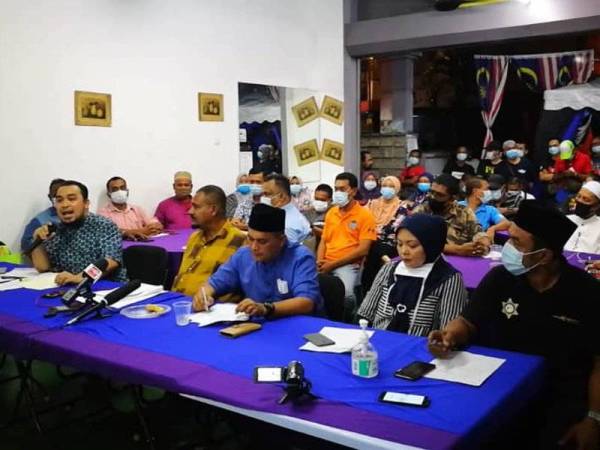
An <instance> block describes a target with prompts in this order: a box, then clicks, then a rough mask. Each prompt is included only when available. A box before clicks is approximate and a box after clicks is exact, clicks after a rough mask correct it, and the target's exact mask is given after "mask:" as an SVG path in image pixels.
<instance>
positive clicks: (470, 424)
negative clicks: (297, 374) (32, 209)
mask: <svg viewBox="0 0 600 450" xmlns="http://www.w3.org/2000/svg"><path fill="white" fill-rule="evenodd" d="M96 286H97V289H106V288H107V287H110V286H114V284H111V283H108V282H99V283H97V285H96ZM40 294H41V293H40V291H32V290H28V289H20V290H14V291H4V292H0V350H3V351H7V352H15V353H17V355H20V356H21V357H26V358H36V359H42V360H46V361H49V362H52V363H56V364H62V365H68V366H72V367H75V368H79V369H81V370H85V371H89V372H92V373H96V374H99V375H103V376H106V377H111V378H115V379H119V380H122V381H125V382H129V383H137V384H147V385H153V386H156V387H159V388H163V389H166V390H169V391H172V392H178V393H182V394H187V395H191V396H197V397H200V398H204V399H207V400H208V401H210V402H216V403H219V404H223V405H228V406H229V407H231V408H239V409H240V410H248V411H253V412H255V413H257V414H259V413H260V414H274V415H277V416H285V417H289V418H290V420H293V421H304V422H310V423H311V424H313V425H314V426H315V427H329V428H334V429H337V430H341V432H344V431H347V432H350V433H348V436H352V433H355V434H357V435H361V436H363V437H365V436H366V437H372V438H375V440H376V442H380V441H381V442H387V443H389V446H390V447H393V446H396V448H397V445H398V444H401V445H405V446H413V447H420V448H434V449H437V448H452V447H455V446H457V445H459V446H460V445H466V444H469V445H474V444H476V443H477V442H479V440H480V439H482V438H484V437H486V436H489V435H490V434H491V433H493V432H494V431H496V430H497V427H498V426H499V425H500V424H504V423H506V421H507V420H508V419H509V418H510V417H512V416H514V415H515V414H516V413H517V412H518V411H519V410H520V409H521V408H522V407H523V406H524V405H526V404H527V402H528V401H529V400H530V399H531V398H532V396H534V395H535V394H536V393H537V392H538V390H539V388H540V386H541V384H542V382H541V378H542V372H543V370H542V368H543V361H542V359H541V358H538V357H535V356H529V355H522V354H517V353H511V352H503V351H498V350H493V349H488V348H483V347H471V348H470V351H473V352H475V353H480V354H484V355H490V356H496V357H500V358H504V359H506V362H505V363H504V364H503V365H502V366H501V367H500V369H499V370H498V371H497V372H495V373H494V374H493V375H492V376H491V377H490V378H489V379H488V380H487V381H486V382H485V384H484V385H483V386H482V387H471V386H466V385H461V384H456V383H448V382H443V381H439V380H433V379H427V378H424V379H421V380H419V381H417V382H409V381H405V380H400V379H397V378H394V377H393V376H392V374H393V372H394V370H396V369H398V368H399V367H402V366H404V365H406V364H407V363H409V362H411V361H413V360H425V361H428V360H430V359H431V356H430V355H429V354H428V352H427V350H426V343H425V340H424V339H423V338H419V337H414V336H408V335H403V334H400V333H392V332H388V331H380V330H378V331H376V332H375V334H374V336H373V338H372V342H373V345H374V346H375V347H376V348H377V350H378V351H379V365H380V374H379V376H378V377H377V378H374V379H361V378H357V377H354V376H352V374H351V371H350V355H349V354H326V353H311V352H303V351H301V350H299V347H300V346H301V345H302V344H303V343H304V339H303V337H302V336H303V335H304V334H306V333H310V332H317V331H319V330H320V329H321V327H323V326H338V327H340V326H341V327H352V326H351V325H344V324H339V323H334V322H330V321H328V320H325V319H321V318H316V317H307V316H298V317H290V318H286V319H279V320H273V321H266V322H263V328H262V330H260V331H259V332H256V333H253V334H250V335H247V336H244V337H242V338H239V339H228V338H225V337H223V336H221V335H220V334H219V333H218V330H219V329H220V328H222V327H223V325H222V324H221V325H214V326H208V327H204V328H199V327H197V326H194V325H189V326H186V327H178V326H176V325H175V320H174V317H173V314H172V313H169V314H166V315H164V316H162V317H160V318H157V319H152V320H132V319H128V318H126V317H124V316H121V315H119V314H116V315H114V316H112V317H110V318H107V319H104V320H90V321H87V322H84V323H81V324H78V325H76V326H73V327H70V328H62V325H63V324H64V323H65V321H66V318H64V317H54V318H49V319H44V318H43V317H42V315H43V313H44V311H45V309H44V308H41V307H40V306H36V304H35V303H36V299H38V298H39V296H40ZM177 299H181V296H180V295H179V294H176V293H167V294H162V296H160V297H157V298H155V299H152V302H153V303H156V302H163V303H167V304H168V303H172V302H173V301H176V300H177ZM291 360H299V361H302V363H303V365H304V367H305V370H306V376H307V377H308V378H309V379H310V380H311V381H312V384H313V392H314V394H315V395H317V396H318V397H319V399H318V400H316V401H314V402H312V403H308V404H305V405H303V406H297V405H293V404H284V405H278V404H277V400H278V399H279V398H280V397H281V394H282V391H281V389H280V387H278V386H275V385H264V384H256V383H254V382H253V380H252V374H253V368H254V367H255V366H259V365H277V366H285V365H287V364H288V363H289V362H290V361H291ZM384 390H391V391H397V392H406V393H416V394H423V395H427V396H429V397H430V399H431V406H430V407H428V408H411V407H401V406H393V405H388V404H382V403H380V402H378V400H377V399H378V396H379V394H380V393H381V392H382V391H384ZM356 442H359V441H356ZM347 445H348V444H347ZM356 445H359V444H356ZM381 448H383V447H381Z"/></svg>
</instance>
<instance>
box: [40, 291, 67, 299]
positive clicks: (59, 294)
mask: <svg viewBox="0 0 600 450" xmlns="http://www.w3.org/2000/svg"><path fill="white" fill-rule="evenodd" d="M66 292H67V291H50V292H46V293H45V294H42V298H57V297H62V296H63V295H65V293H66Z"/></svg>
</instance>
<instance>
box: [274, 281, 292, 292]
mask: <svg viewBox="0 0 600 450" xmlns="http://www.w3.org/2000/svg"><path fill="white" fill-rule="evenodd" d="M277 290H278V291H279V293H280V294H282V295H285V294H287V293H288V292H289V291H290V290H289V289H288V284H287V281H285V280H282V279H280V278H278V279H277Z"/></svg>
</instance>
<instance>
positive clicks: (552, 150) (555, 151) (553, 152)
mask: <svg viewBox="0 0 600 450" xmlns="http://www.w3.org/2000/svg"><path fill="white" fill-rule="evenodd" d="M548 153H550V154H551V155H552V156H556V155H558V154H559V153H560V147H558V146H556V145H554V146H552V147H548Z"/></svg>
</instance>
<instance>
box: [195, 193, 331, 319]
mask: <svg viewBox="0 0 600 450" xmlns="http://www.w3.org/2000/svg"><path fill="white" fill-rule="evenodd" d="M284 230H285V211H284V210H283V209H279V208H274V207H272V206H268V205H265V204H261V203H259V204H257V205H255V206H254V208H252V213H251V214H250V220H249V221H248V245H247V246H245V247H242V248H240V249H239V250H238V251H237V252H236V253H235V254H234V255H233V256H232V257H231V258H230V259H229V260H228V261H227V262H226V263H225V264H223V265H222V266H221V267H219V269H218V270H217V271H216V272H215V273H214V274H213V275H212V276H211V277H210V278H209V280H208V282H207V283H206V284H204V286H203V287H202V288H201V289H200V291H199V292H198V293H197V294H196V295H195V296H194V310H196V311H202V310H204V309H207V308H208V307H209V306H210V305H211V304H212V303H214V300H213V298H214V297H221V296H223V295H225V294H229V293H235V292H241V293H242V294H243V298H244V299H243V300H242V301H241V302H240V303H239V304H238V307H237V311H238V312H244V313H246V314H249V315H251V316H263V317H266V318H273V317H281V316H290V315H295V314H310V313H313V312H317V311H319V310H320V309H321V303H322V299H321V294H320V291H319V285H318V282H317V263H316V261H315V257H314V255H313V254H312V253H311V252H310V250H308V248H306V247H305V246H303V245H300V244H295V243H290V242H288V240H287V238H286V237H285V233H284Z"/></svg>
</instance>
